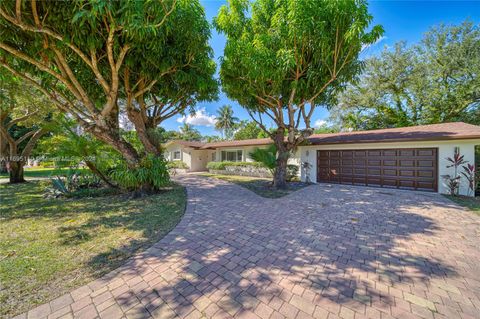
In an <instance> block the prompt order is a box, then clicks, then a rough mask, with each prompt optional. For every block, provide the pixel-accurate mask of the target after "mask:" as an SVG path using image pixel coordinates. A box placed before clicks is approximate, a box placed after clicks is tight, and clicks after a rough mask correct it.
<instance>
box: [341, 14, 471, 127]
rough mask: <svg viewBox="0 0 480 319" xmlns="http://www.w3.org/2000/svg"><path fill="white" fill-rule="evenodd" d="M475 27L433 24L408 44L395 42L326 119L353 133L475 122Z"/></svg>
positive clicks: (371, 61)
mask: <svg viewBox="0 0 480 319" xmlns="http://www.w3.org/2000/svg"><path fill="white" fill-rule="evenodd" d="M478 74H480V29H479V26H478V25H474V24H473V23H471V22H468V21H466V22H464V23H463V24H461V25H456V26H455V25H454V26H447V25H439V26H436V27H433V28H432V29H431V30H430V31H429V32H428V33H426V34H425V36H424V38H423V40H422V41H421V42H420V43H417V44H415V45H412V46H407V44H406V43H405V42H400V43H397V44H396V45H395V47H394V49H393V50H390V49H384V51H383V52H382V53H381V54H380V56H378V57H372V58H370V59H368V61H367V62H366V68H365V70H364V72H363V73H362V74H361V75H360V76H359V78H358V81H357V82H356V83H354V84H352V85H350V86H348V88H347V89H346V90H345V91H344V92H343V93H342V94H340V96H339V103H338V106H336V107H334V108H333V109H332V118H333V120H334V121H335V122H337V123H338V125H340V126H342V127H344V128H353V129H357V130H358V129H375V128H385V127H399V126H412V125H421V124H433V123H442V122H453V121H464V122H468V123H472V124H480V107H479V106H480V78H479V76H478Z"/></svg>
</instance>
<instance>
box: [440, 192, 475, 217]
mask: <svg viewBox="0 0 480 319" xmlns="http://www.w3.org/2000/svg"><path fill="white" fill-rule="evenodd" d="M445 197H447V198H448V199H450V200H451V201H453V202H455V203H457V204H458V205H460V206H463V207H466V208H468V209H469V210H471V211H472V212H474V213H475V214H477V215H480V197H466V196H451V195H445Z"/></svg>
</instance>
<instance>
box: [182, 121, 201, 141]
mask: <svg viewBox="0 0 480 319" xmlns="http://www.w3.org/2000/svg"><path fill="white" fill-rule="evenodd" d="M180 136H181V139H182V140H185V141H200V140H201V139H202V134H200V132H199V131H198V130H197V129H196V128H194V127H193V126H192V125H190V124H188V123H183V125H182V126H181V127H180Z"/></svg>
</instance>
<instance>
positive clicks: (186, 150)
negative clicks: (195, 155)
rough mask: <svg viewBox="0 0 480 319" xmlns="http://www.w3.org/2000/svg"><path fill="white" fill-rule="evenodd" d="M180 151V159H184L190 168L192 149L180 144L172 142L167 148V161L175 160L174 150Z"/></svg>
mask: <svg viewBox="0 0 480 319" xmlns="http://www.w3.org/2000/svg"><path fill="white" fill-rule="evenodd" d="M176 151H180V152H181V156H180V160H181V161H183V162H184V163H185V164H187V166H188V167H189V170H191V168H192V157H191V155H190V153H191V150H190V149H189V148H186V147H183V146H182V145H178V144H171V145H168V146H167V147H166V148H165V159H166V160H167V161H173V152H176Z"/></svg>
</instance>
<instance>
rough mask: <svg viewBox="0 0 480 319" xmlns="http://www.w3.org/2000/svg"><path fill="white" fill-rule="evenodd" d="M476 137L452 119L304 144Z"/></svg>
mask: <svg viewBox="0 0 480 319" xmlns="http://www.w3.org/2000/svg"><path fill="white" fill-rule="evenodd" d="M476 138H478V139H480V126H476V125H472V124H467V123H463V122H453V123H441V124H430V125H420V126H409V127H399V128H388V129H380V130H370V131H353V132H340V133H326V134H313V135H311V136H310V137H309V138H308V141H307V144H312V145H321V144H339V143H380V142H402V141H403V142H406V141H433V140H449V139H476ZM170 143H177V144H180V145H183V146H186V147H192V148H197V149H215V148H220V147H239V146H259V145H267V144H271V143H273V141H272V140H271V139H270V138H259V139H249V140H236V141H221V142H212V143H202V142H189V141H182V140H175V141H171V142H169V144H170Z"/></svg>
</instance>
